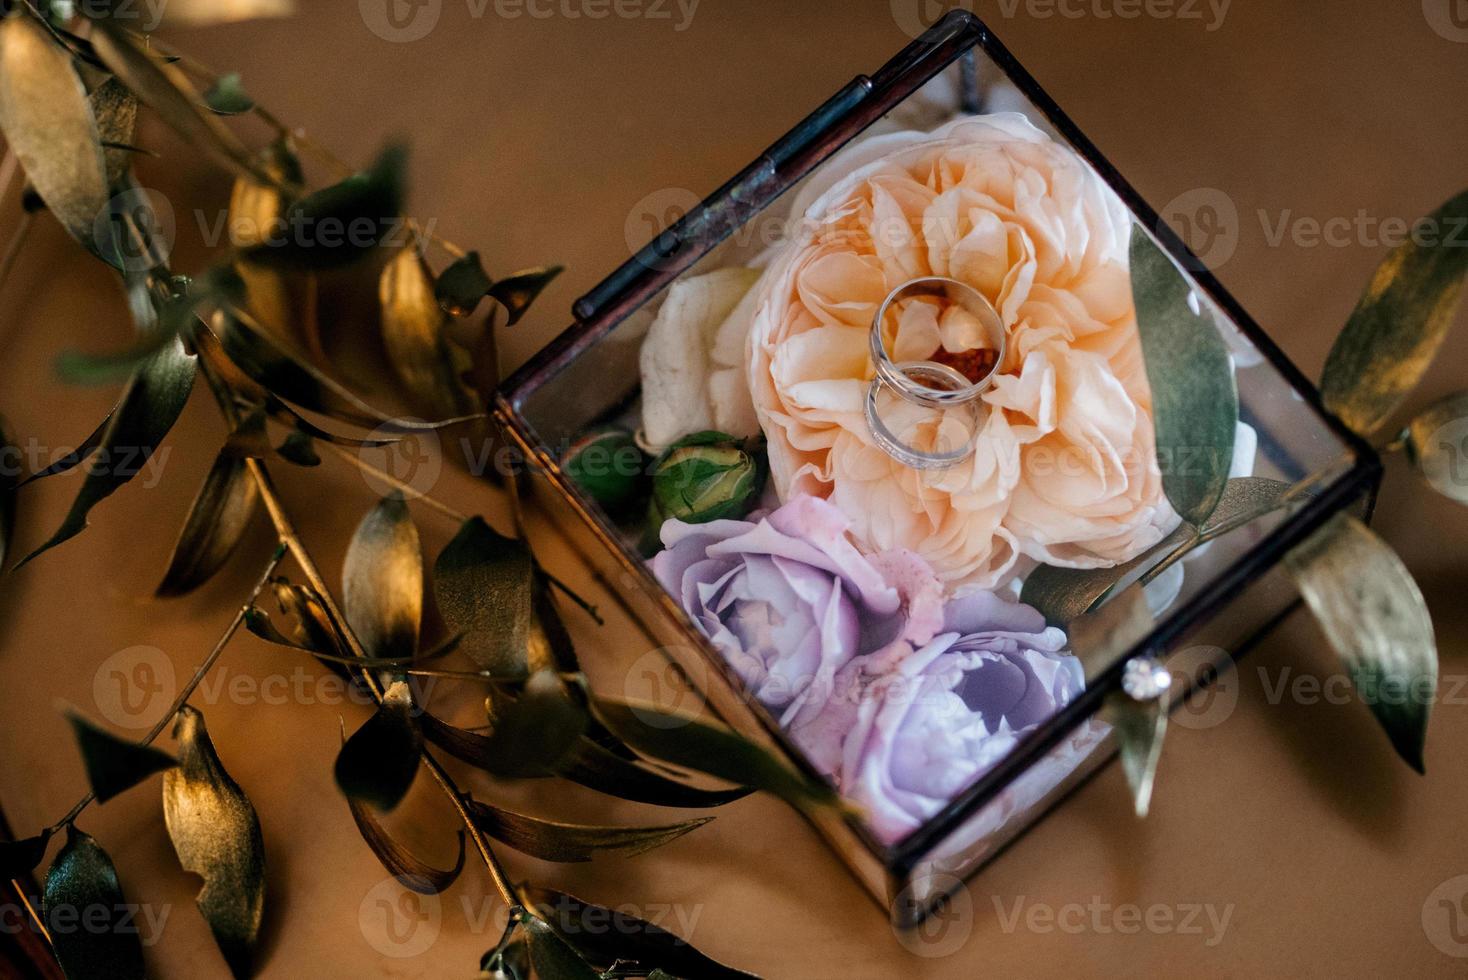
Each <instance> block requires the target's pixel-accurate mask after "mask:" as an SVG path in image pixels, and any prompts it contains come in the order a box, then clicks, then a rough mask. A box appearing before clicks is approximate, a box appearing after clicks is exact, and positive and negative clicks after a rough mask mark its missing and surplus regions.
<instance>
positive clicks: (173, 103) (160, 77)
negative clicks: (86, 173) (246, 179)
mask: <svg viewBox="0 0 1468 980" xmlns="http://www.w3.org/2000/svg"><path fill="white" fill-rule="evenodd" d="M96 26H97V30H96V31H95V32H94V33H93V35H92V44H93V46H94V48H95V49H96V52H97V56H98V57H99V58H101V59H102V61H103V63H104V64H106V65H107V67H108V68H109V69H111V70H112V72H113V73H114V74H115V75H116V76H117V79H118V81H120V82H122V84H124V85H126V86H127V87H128V89H129V90H130V91H132V93H133V94H134V95H136V96H137V97H138V98H139V99H141V100H142V101H143V102H144V103H146V104H147V105H148V106H150V107H152V109H153V111H155V112H157V113H158V115H159V117H160V118H162V120H163V121H164V122H165V123H167V124H168V126H169V127H171V128H172V129H173V130H174V131H175V132H176V133H178V135H179V136H181V137H182V138H183V139H184V141H185V142H187V143H191V144H193V145H194V146H196V147H198V148H199V149H201V150H203V151H205V152H206V153H209V154H210V155H212V156H213V157H214V158H215V159H216V160H217V161H219V162H220V163H222V164H224V165H225V166H227V167H229V168H230V169H231V170H234V171H236V172H239V173H247V174H251V175H253V176H254V177H255V178H256V179H257V180H260V181H262V182H269V179H270V178H269V176H268V175H266V174H265V173H264V172H263V171H262V170H261V169H260V168H259V167H257V166H256V165H255V162H254V161H253V160H251V159H250V154H249V151H248V150H246V149H245V146H244V144H243V143H241V142H240V141H239V139H238V138H236V137H235V135H234V133H232V132H230V131H229V129H228V128H227V127H226V126H225V125H224V124H223V123H221V122H220V121H219V120H218V119H217V118H216V117H214V116H211V115H209V114H208V113H207V112H205V111H204V109H203V107H202V106H201V105H200V104H199V98H198V94H197V93H196V92H195V91H194V88H193V86H192V85H190V84H189V80H188V79H187V78H186V77H185V76H184V74H183V72H181V71H179V70H178V69H177V68H175V67H174V66H173V65H171V64H167V63H166V62H164V61H161V60H159V59H158V58H156V57H154V56H153V55H152V54H150V53H148V52H147V51H146V50H144V49H143V48H141V47H139V46H138V43H137V41H135V40H134V38H133V35H132V34H130V33H129V32H128V31H127V30H125V29H124V28H122V27H120V26H118V24H117V23H115V22H113V21H109V20H101V21H97V22H96Z"/></svg>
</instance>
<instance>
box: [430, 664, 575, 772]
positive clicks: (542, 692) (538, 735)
mask: <svg viewBox="0 0 1468 980" xmlns="http://www.w3.org/2000/svg"><path fill="white" fill-rule="evenodd" d="M586 724H587V715H586V712H585V711H584V710H583V709H582V707H581V706H580V705H579V704H577V703H576V702H575V701H573V700H572V699H571V698H570V696H569V695H568V694H567V692H566V688H565V685H564V684H562V683H561V681H560V679H559V678H558V677H557V676H556V675H555V674H553V673H550V672H544V673H539V674H535V675H534V676H532V677H531V678H530V679H529V680H528V681H526V682H525V687H524V690H522V691H521V692H520V695H519V697H517V698H514V699H513V700H512V699H509V698H502V699H499V700H498V703H497V704H496V706H495V708H494V710H493V713H492V715H491V717H490V729H489V731H488V733H487V734H484V735H480V734H477V733H474V732H468V731H464V730H463V729H461V728H456V727H454V726H452V725H449V724H448V723H447V722H444V721H442V720H441V719H439V718H436V717H435V716H433V715H431V714H428V713H426V712H425V713H424V715H423V717H422V725H423V735H424V737H425V738H426V739H428V741H429V742H432V743H433V744H434V745H436V746H438V747H439V748H441V749H443V750H444V751H445V752H447V753H449V754H450V755H452V756H454V757H455V758H457V759H460V760H462V761H464V762H467V763H469V764H470V765H472V766H476V767H477V768H480V769H483V770H484V771H485V772H488V773H492V774H493V775H496V776H500V777H502V778H505V779H534V778H538V777H541V776H549V775H551V774H553V773H554V772H555V771H556V770H557V769H558V768H559V767H560V766H561V765H562V764H563V763H564V762H565V761H566V760H567V759H568V758H570V756H571V754H572V752H574V751H575V750H576V749H577V748H578V746H579V744H580V742H581V737H582V735H583V734H584V733H585V732H586Z"/></svg>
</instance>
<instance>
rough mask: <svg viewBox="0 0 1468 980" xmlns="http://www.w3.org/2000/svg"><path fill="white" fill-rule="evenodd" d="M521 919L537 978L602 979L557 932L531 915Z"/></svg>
mask: <svg viewBox="0 0 1468 980" xmlns="http://www.w3.org/2000/svg"><path fill="white" fill-rule="evenodd" d="M520 922H521V925H522V926H523V928H524V929H525V935H526V936H527V937H528V938H529V940H530V963H531V965H532V966H534V967H535V976H536V977H537V980H601V975H600V974H599V973H597V971H595V970H593V969H592V968H591V967H590V966H589V965H588V964H587V962H586V961H585V960H583V959H582V958H581V957H580V956H579V955H577V953H576V951H575V950H574V949H572V948H571V947H570V946H568V945H567V944H566V942H565V940H563V939H561V937H560V936H558V935H556V931H555V930H554V929H552V928H551V927H550V926H549V925H547V924H546V923H544V922H542V921H541V920H540V919H538V918H536V917H535V916H534V915H531V914H528V913H527V914H522V915H521V916H520Z"/></svg>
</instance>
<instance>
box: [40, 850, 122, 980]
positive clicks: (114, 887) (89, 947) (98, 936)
mask: <svg viewBox="0 0 1468 980" xmlns="http://www.w3.org/2000/svg"><path fill="white" fill-rule="evenodd" d="M132 908H133V907H132V906H130V905H128V902H127V899H126V897H124V895H123V893H122V886H121V885H119V884H118V882H117V868H116V867H114V866H113V864H112V858H111V857H109V856H108V854H107V852H106V851H105V850H103V849H102V846H101V845H100V844H98V843H97V842H96V840H94V839H93V838H92V837H91V836H90V835H89V834H86V833H83V832H82V831H80V830H77V829H76V826H75V825H69V826H68V827H67V828H66V844H65V846H63V847H62V848H61V851H60V853H58V854H57V855H56V859H55V860H54V861H52V862H51V869H50V870H49V871H48V872H47V873H46V886H45V890H44V893H43V894H42V898H41V918H42V919H44V920H45V921H46V922H58V921H65V922H73V923H78V924H80V923H83V922H85V923H86V926H87V927H86V928H84V929H83V928H71V929H65V930H63V929H54V930H52V933H51V949H52V950H53V951H54V952H55V953H56V959H57V961H58V962H59V963H60V964H61V969H62V971H63V972H65V974H66V976H67V977H68V978H70V980H91V978H94V977H106V978H107V980H143V976H144V971H143V943H142V940H141V939H140V937H139V933H138V929H137V927H136V925H135V924H130V923H132V916H133V912H132Z"/></svg>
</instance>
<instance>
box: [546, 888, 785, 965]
mask: <svg viewBox="0 0 1468 980" xmlns="http://www.w3.org/2000/svg"><path fill="white" fill-rule="evenodd" d="M519 895H520V901H521V902H523V903H524V904H525V907H526V908H527V909H529V910H530V911H531V912H533V913H534V914H535V915H536V917H538V918H539V919H540V920H541V921H543V922H545V923H546V924H547V925H549V926H550V927H551V928H552V929H555V930H556V933H557V934H558V935H559V936H560V937H561V938H562V939H563V940H565V941H566V943H567V944H569V945H570V946H571V947H572V948H573V949H575V951H576V952H577V953H579V954H580V955H581V956H582V958H584V959H585V960H586V961H587V962H588V963H591V964H594V965H595V966H596V967H598V968H599V969H602V970H604V971H606V970H610V969H611V967H612V965H613V964H614V963H617V962H619V961H620V962H621V963H623V964H624V965H625V964H629V963H635V964H636V965H637V967H638V969H639V971H646V970H649V969H653V970H654V971H658V970H661V971H666V972H664V973H663V975H664V976H679V977H698V978H699V980H756V978H755V977H754V976H753V975H752V974H749V973H745V972H743V971H742V970H735V969H733V968H732V967H728V966H725V965H724V964H722V963H719V962H718V961H716V960H713V959H710V958H709V957H707V956H705V955H704V954H703V953H700V952H699V951H698V950H697V949H695V948H694V947H693V946H692V945H691V944H690V943H689V942H688V940H686V939H684V938H682V937H681V936H677V935H675V934H673V933H671V932H668V931H667V930H666V929H662V928H659V927H658V926H655V925H653V924H652V923H651V922H646V921H644V920H642V919H639V918H637V917H636V916H634V915H630V914H628V913H626V912H623V911H621V910H613V909H608V908H603V907H602V906H600V905H594V904H592V903H590V902H584V901H582V900H581V899H579V898H576V897H575V896H572V895H567V894H565V893H564V892H558V891H556V890H554V889H551V888H536V887H534V886H532V885H524V886H521V887H520V889H519ZM647 975H648V976H649V977H650V976H652V975H653V974H652V973H649V974H647Z"/></svg>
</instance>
